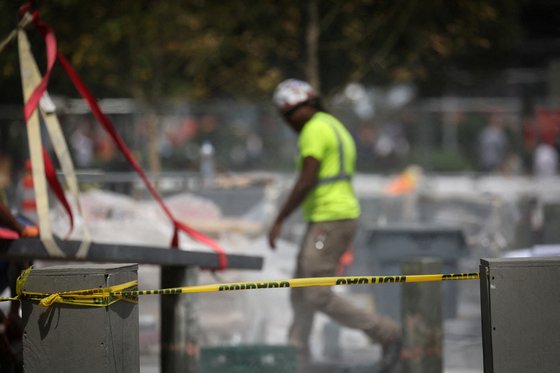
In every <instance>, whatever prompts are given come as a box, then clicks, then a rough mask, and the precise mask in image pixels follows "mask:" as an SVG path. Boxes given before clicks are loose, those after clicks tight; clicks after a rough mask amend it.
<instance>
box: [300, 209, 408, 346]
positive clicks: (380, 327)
mask: <svg viewBox="0 0 560 373" xmlns="http://www.w3.org/2000/svg"><path fill="white" fill-rule="evenodd" d="M357 228H358V221H357V220H340V221H332V222H321V223H313V224H311V225H310V228H309V230H308V233H307V234H306V242H304V247H303V251H302V253H301V258H300V259H298V263H299V262H301V268H300V269H301V273H300V275H301V276H302V277H328V276H334V275H335V272H336V266H337V264H338V261H339V258H340V257H341V256H342V254H343V253H344V251H345V250H346V248H347V247H348V245H349V244H350V243H351V242H352V240H353V238H354V234H355V232H356V230H357ZM301 290H303V291H302V293H303V294H301V295H300V297H302V298H303V299H305V301H306V302H308V303H310V304H311V306H312V308H313V309H315V310H317V311H320V312H323V313H325V314H326V315H328V316H329V317H331V318H332V319H334V320H335V321H337V322H338V323H339V324H341V325H344V326H347V327H350V328H354V329H360V330H362V331H364V332H365V333H366V334H367V335H368V337H370V339H372V340H373V341H375V342H379V343H381V344H383V345H385V344H387V343H388V342H390V341H393V340H395V339H396V338H398V335H399V327H398V325H397V324H396V323H395V322H394V321H393V320H391V319H390V318H388V317H384V316H380V315H377V314H375V313H373V312H368V311H366V310H364V309H361V308H359V307H356V306H355V305H354V304H353V303H351V302H350V301H348V300H347V299H345V298H343V297H341V296H339V295H337V294H335V293H334V292H333V291H332V289H331V288H330V287H323V286H320V287H308V288H303V289H301Z"/></svg>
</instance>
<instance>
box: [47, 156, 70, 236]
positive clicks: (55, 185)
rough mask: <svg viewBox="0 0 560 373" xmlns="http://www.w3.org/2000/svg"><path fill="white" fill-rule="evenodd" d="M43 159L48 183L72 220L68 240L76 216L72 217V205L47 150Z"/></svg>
mask: <svg viewBox="0 0 560 373" xmlns="http://www.w3.org/2000/svg"><path fill="white" fill-rule="evenodd" d="M43 159H44V160H45V161H44V164H45V174H46V175H47V181H48V182H49V185H50V186H51V189H52V191H53V192H54V194H55V195H56V198H58V200H59V201H60V203H62V206H63V207H64V209H65V210H66V213H67V214H68V218H69V219H70V229H69V230H68V233H67V235H66V238H68V236H70V233H72V230H73V229H74V216H73V215H72V209H71V208H70V204H69V203H68V200H67V199H66V195H65V194H64V190H63V189H62V186H61V185H60V182H59V181H58V178H57V177H56V171H55V169H54V166H53V164H52V162H51V159H50V158H49V155H48V154H47V152H46V151H45V148H43Z"/></svg>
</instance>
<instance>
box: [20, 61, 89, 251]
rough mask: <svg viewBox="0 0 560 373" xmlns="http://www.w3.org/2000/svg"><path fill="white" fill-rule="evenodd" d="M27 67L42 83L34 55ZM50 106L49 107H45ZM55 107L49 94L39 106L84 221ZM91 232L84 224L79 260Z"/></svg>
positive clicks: (71, 164)
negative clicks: (50, 108)
mask: <svg viewBox="0 0 560 373" xmlns="http://www.w3.org/2000/svg"><path fill="white" fill-rule="evenodd" d="M27 65H28V68H29V73H30V74H32V75H33V80H34V81H35V82H40V81H41V73H40V72H39V68H38V67H37V62H36V61H35V58H34V57H33V54H32V53H31V52H29V56H28V60H27ZM45 104H49V105H45ZM46 106H52V111H51V110H48V109H46V108H45V107H46ZM54 109H55V108H54V105H53V104H52V101H51V99H50V97H49V95H48V92H45V94H44V95H43V97H42V98H41V101H40V105H39V112H40V113H41V116H42V117H43V119H44V121H45V125H46V128H47V131H48V133H49V138H50V140H51V144H52V146H53V149H54V151H55V153H56V156H57V159H58V161H59V163H60V167H61V168H62V173H63V175H64V178H65V181H66V186H67V187H68V189H69V190H70V193H71V194H72V197H73V198H74V202H75V204H76V207H77V208H78V213H79V214H80V216H81V217H82V219H83V216H84V214H83V212H82V205H81V203H80V198H79V188H78V181H77V179H76V172H75V171H74V165H73V163H72V158H71V157H70V151H69V150H68V146H67V144H66V140H65V139H64V134H63V133H62V129H61V127H60V122H59V121H58V117H57V116H56V114H55V112H54ZM90 237H91V236H90V234H89V230H88V228H87V225H86V224H85V223H84V224H83V239H82V243H81V244H80V248H79V250H78V252H77V253H76V257H78V258H85V257H86V256H87V253H88V251H89V247H90V244H91V238H90Z"/></svg>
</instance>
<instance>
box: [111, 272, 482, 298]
mask: <svg viewBox="0 0 560 373" xmlns="http://www.w3.org/2000/svg"><path fill="white" fill-rule="evenodd" d="M479 278H480V276H479V274H478V273H476V272H473V273H453V274H432V275H399V276H347V277H309V278H294V279H289V280H271V281H255V282H231V283H225V284H214V285H198V286H187V287H179V288H169V289H159V290H133V291H120V292H115V293H112V294H113V295H129V296H140V295H167V294H187V293H210V292H219V291H232V290H249V289H273V288H303V287H310V286H337V285H372V284H389V283H406V282H435V281H448V280H477V279H479Z"/></svg>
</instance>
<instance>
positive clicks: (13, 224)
mask: <svg viewBox="0 0 560 373" xmlns="http://www.w3.org/2000/svg"><path fill="white" fill-rule="evenodd" d="M0 224H4V225H5V226H7V227H8V228H10V229H13V230H14V231H16V232H17V233H18V234H19V235H20V237H35V236H37V235H38V234H39V230H38V229H37V227H35V226H27V227H26V226H25V225H23V224H21V223H20V222H19V221H17V219H16V218H15V217H14V216H13V215H12V212H11V211H10V209H9V208H8V207H6V206H4V204H2V203H0Z"/></svg>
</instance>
